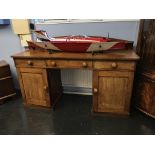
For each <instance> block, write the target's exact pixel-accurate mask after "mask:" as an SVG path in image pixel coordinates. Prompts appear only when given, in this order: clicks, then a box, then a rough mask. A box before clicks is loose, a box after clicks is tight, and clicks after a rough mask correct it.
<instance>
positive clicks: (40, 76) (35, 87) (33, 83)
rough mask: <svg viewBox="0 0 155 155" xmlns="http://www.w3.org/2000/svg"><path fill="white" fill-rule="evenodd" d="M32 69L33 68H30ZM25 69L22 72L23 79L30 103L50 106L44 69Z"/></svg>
mask: <svg viewBox="0 0 155 155" xmlns="http://www.w3.org/2000/svg"><path fill="white" fill-rule="evenodd" d="M30 70H31V69H30ZM30 70H25V72H21V79H22V84H23V88H24V93H25V98H26V101H27V103H28V104H33V105H41V106H50V105H49V97H47V96H48V95H47V93H48V92H47V89H48V88H47V84H46V81H45V80H44V78H46V77H44V76H45V74H44V72H43V70H40V72H38V69H37V72H36V71H35V70H34V69H33V71H34V72H31V71H30Z"/></svg>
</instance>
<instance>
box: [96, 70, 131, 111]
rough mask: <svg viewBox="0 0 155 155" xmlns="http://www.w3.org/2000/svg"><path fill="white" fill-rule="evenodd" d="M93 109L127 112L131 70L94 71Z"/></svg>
mask: <svg viewBox="0 0 155 155" xmlns="http://www.w3.org/2000/svg"><path fill="white" fill-rule="evenodd" d="M93 78H94V86H93V92H94V95H93V110H94V112H110V113H120V114H128V112H129V105H130V97H131V90H132V82H133V72H119V71H94V73H93Z"/></svg>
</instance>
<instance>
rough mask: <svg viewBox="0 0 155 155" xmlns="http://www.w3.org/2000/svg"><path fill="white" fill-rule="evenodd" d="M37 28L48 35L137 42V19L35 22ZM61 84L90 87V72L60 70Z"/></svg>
mask: <svg viewBox="0 0 155 155" xmlns="http://www.w3.org/2000/svg"><path fill="white" fill-rule="evenodd" d="M36 28H37V29H38V30H40V29H41V30H46V31H47V33H48V34H49V36H51V37H52V36H59V35H79V34H82V35H85V34H86V35H99V36H108V33H109V35H110V37H112V38H119V39H126V40H130V41H134V45H136V43H137V36H138V29H139V21H123V22H122V21H119V22H104V23H76V24H75V23H74V24H73V23H70V24H37V25H36ZM61 73H62V84H63V85H64V86H65V87H70V86H71V87H72V86H75V87H84V88H91V87H92V72H91V71H89V70H86V71H83V70H71V69H66V70H62V71H61Z"/></svg>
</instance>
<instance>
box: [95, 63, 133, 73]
mask: <svg viewBox="0 0 155 155" xmlns="http://www.w3.org/2000/svg"><path fill="white" fill-rule="evenodd" d="M93 66H94V69H101V70H131V71H134V69H135V63H134V62H126V61H124V62H122V61H96V62H94V63H93Z"/></svg>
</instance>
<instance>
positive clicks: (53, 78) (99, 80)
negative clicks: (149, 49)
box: [12, 49, 139, 115]
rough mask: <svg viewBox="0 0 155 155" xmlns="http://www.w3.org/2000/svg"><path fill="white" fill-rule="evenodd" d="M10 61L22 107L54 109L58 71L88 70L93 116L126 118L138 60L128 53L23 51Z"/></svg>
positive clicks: (58, 82) (58, 83)
mask: <svg viewBox="0 0 155 155" xmlns="http://www.w3.org/2000/svg"><path fill="white" fill-rule="evenodd" d="M12 57H13V59H14V62H15V66H16V69H17V73H18V78H19V82H20V88H21V92H22V96H23V99H24V103H25V105H36V106H42V107H54V106H55V105H56V103H57V102H58V100H59V98H60V97H61V95H62V93H63V89H62V84H61V72H60V69H61V68H67V69H69V68H71V69H73V68H74V69H90V70H92V76H93V78H92V79H93V80H92V92H93V103H92V110H93V112H103V113H114V114H123V115H128V114H129V110H130V99H131V94H132V85H133V79H134V71H135V68H136V62H137V60H138V59H139V57H138V56H137V55H136V53H135V52H134V51H133V50H131V49H129V50H123V51H107V52H104V53H96V54H94V55H92V54H91V53H67V52H57V53H52V54H49V53H48V52H47V51H40V50H27V51H24V52H20V53H17V54H15V55H13V56H12Z"/></svg>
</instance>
